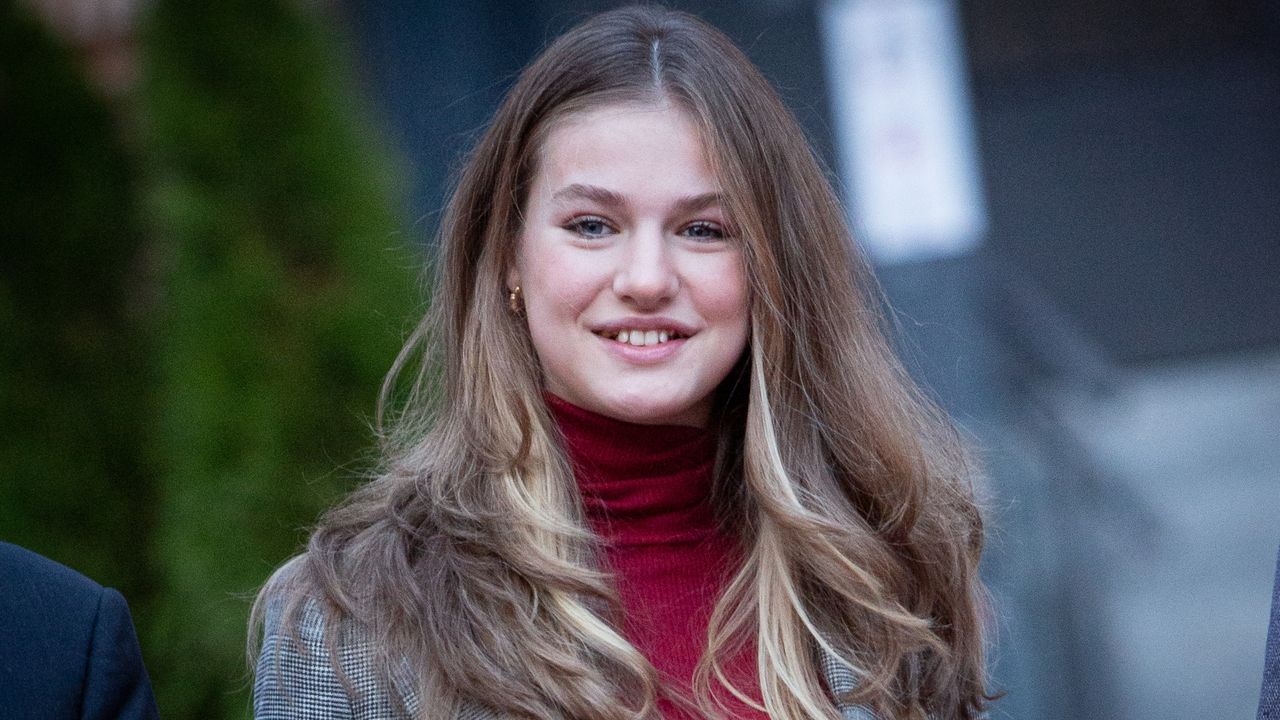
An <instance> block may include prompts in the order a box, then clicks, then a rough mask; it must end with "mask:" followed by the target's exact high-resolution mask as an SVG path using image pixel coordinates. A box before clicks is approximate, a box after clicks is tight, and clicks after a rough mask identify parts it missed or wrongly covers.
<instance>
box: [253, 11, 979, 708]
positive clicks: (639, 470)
mask: <svg viewBox="0 0 1280 720" xmlns="http://www.w3.org/2000/svg"><path fill="white" fill-rule="evenodd" d="M437 269H438V277H437V279H436V280H435V284H434V286H433V287H434V293H433V294H434V297H433V300H432V304H431V310H430V313H429V314H428V316H427V317H426V318H425V319H424V320H423V321H422V324H421V325H420V327H419V328H418V330H417V332H416V333H415V334H414V336H413V339H412V341H411V342H410V343H409V346H408V347H406V349H405V350H404V352H403V353H402V354H401V357H400V359H399V360H398V361H397V363H396V365H395V367H394V368H393V370H392V372H391V375H390V376H389V378H388V381H387V384H386V386H385V387H384V395H383V398H384V401H385V400H386V399H387V398H389V397H390V396H391V395H392V394H393V388H394V387H395V386H396V383H395V382H394V380H395V378H396V377H397V375H399V374H401V373H402V371H403V370H404V369H405V368H407V367H410V366H411V365H413V366H415V367H416V368H417V369H416V373H417V376H416V380H415V382H414V384H413V389H412V392H411V393H409V396H408V397H407V399H406V398H402V405H401V407H402V410H401V411H400V412H399V413H398V414H397V416H396V418H395V423H394V431H393V432H392V433H390V434H389V436H388V438H387V439H388V442H387V446H386V452H385V464H384V467H383V468H382V469H381V471H380V473H379V474H378V475H377V477H376V478H375V479H373V480H372V481H371V482H369V483H368V484H366V485H365V486H363V487H362V488H360V489H359V490H357V491H356V492H355V493H353V494H352V495H351V496H350V497H349V498H347V499H346V500H345V501H344V502H342V503H341V504H340V505H338V506H337V507H335V508H334V509H333V510H331V511H330V512H329V513H328V514H327V515H326V516H325V517H324V518H323V520H322V521H321V522H320V524H319V526H318V527H317V528H316V530H315V532H314V533H313V535H312V537H311V540H310V542H309V544H308V547H307V549H306V551H305V552H304V553H303V554H302V555H300V556H298V557H297V558H295V559H294V560H292V561H291V562H289V563H288V564H287V565H285V567H283V568H282V569H281V570H279V571H278V572H277V573H276V575H275V576H274V577H273V578H272V579H271V581H269V583H268V584H267V586H266V587H265V588H264V589H263V591H262V594H261V596H260V597H259V600H258V603H257V605H256V607H255V625H256V624H257V623H259V622H261V623H264V624H265V637H264V639H263V641H262V644H261V651H260V656H259V662H258V665H257V669H256V672H257V680H256V687H255V691H256V698H255V711H256V714H257V716H258V717H259V718H260V719H264V718H276V717H290V718H298V717H304V718H305V717H316V718H319V717H358V718H391V717H405V718H410V717H412V718H432V719H435V718H448V719H451V718H505V717H512V718H538V719H543V718H573V719H586V718H592V719H596V718H598V719H601V720H605V719H613V718H617V719H619V720H621V719H623V718H655V717H665V718H668V719H671V718H695V717H717V716H719V717H752V718H758V717H765V716H766V715H767V716H768V717H773V718H786V719H788V720H800V719H802V718H839V717H844V718H870V717H879V718H883V719H886V720H887V719H889V718H925V717H930V718H973V717H976V716H977V715H979V714H980V712H981V710H982V708H983V704H984V700H985V696H984V692H985V686H984V682H985V681H984V673H983V656H982V633H981V630H982V627H981V607H982V605H981V602H980V598H981V595H982V587H981V584H980V582H979V580H978V577H977V565H978V556H979V553H980V549H981V545H982V531H981V521H980V519H979V514H978V512H977V509H976V507H975V504H974V501H973V498H972V494H971V488H970V469H969V467H968V465H967V464H966V459H965V454H964V452H963V449H962V447H961V446H960V444H959V443H958V441H957V439H956V434H955V432H954V431H953V429H952V427H951V426H950V424H949V423H948V422H947V421H946V419H945V418H944V417H943V416H942V415H941V414H940V413H939V412H938V411H937V410H936V409H935V408H934V407H933V406H932V405H930V404H929V403H928V402H927V401H926V400H924V399H922V397H921V396H920V394H919V393H918V392H917V390H916V389H915V388H914V387H913V386H912V384H911V383H910V381H909V380H908V379H907V377H906V375H905V374H904V373H903V371H902V369H901V368H900V366H899V365H898V364H897V363H896V362H895V360H894V359H893V357H892V355H891V353H890V351H889V349H888V347H887V345H886V342H885V340H884V338H883V336H882V334H881V332H880V331H879V330H878V322H879V319H880V318H879V315H878V307H879V305H878V299H877V297H876V294H875V287H876V286H875V283H874V281H873V280H872V278H871V277H870V276H869V275H868V274H867V271H866V269H865V267H864V265H863V263H862V262H861V261H860V260H859V259H858V255H857V252H856V250H855V248H854V245H853V243H852V241H851V240H850V237H849V233H848V231H847V229H846V228H845V226H844V224H843V222H842V212H841V210H840V207H839V205H838V203H837V200H836V198H835V196H834V194H833V192H832V190H831V188H830V186H829V185H828V183H827V181H826V179H825V177H824V175H823V172H822V170H821V168H820V166H819V164H818V163H817V161H816V160H815V159H814V156H813V153H812V151H811V150H810V148H809V146H808V144H807V143H806V141H805V139H804V137H803V134H802V133H801V131H800V129H799V127H798V126H797V124H796V122H795V121H794V119H793V118H792V116H791V115H790V114H789V113H788V112H787V110H786V109H785V108H784V107H783V105H782V103H781V102H780V101H779V99H778V97H777V95H776V94H775V93H774V92H773V90H772V89H771V88H770V87H769V85H768V83H767V82H766V81H765V80H764V78H763V77H762V76H761V75H760V73H759V72H758V71H757V70H756V69H755V68H754V67H753V66H752V65H751V63H750V62H749V61H748V60H747V59H746V57H745V56H744V55H743V54H742V53H741V52H740V51H739V50H738V49H737V48H735V47H734V46H733V45H732V44H731V43H730V42H729V41H728V40H727V39H726V38H725V37H724V36H723V35H722V34H720V33H719V32H718V31H716V30H715V29H713V28H711V27H709V26H707V25H706V24H704V23H702V22H700V21H699V20H697V19H695V18H693V17H691V16H689V15H685V14H682V13H678V12H672V11H667V10H664V9H660V8H654V7H644V8H626V9H621V10H616V11H613V12H608V13H605V14H602V15H598V16H596V17H594V18H592V19H590V20H588V21H587V22H585V23H583V24H582V25H580V26H579V27H577V28H575V29H573V30H571V31H570V32H569V33H567V34H566V35H564V36H563V37H561V38H560V39H559V40H558V41H556V42H555V43H554V44H553V45H552V46H551V47H549V48H548V49H547V50H546V51H545V52H544V53H543V54H542V55H541V56H540V57H539V58H538V59H537V60H536V61H535V62H534V63H533V64H532V65H531V66H530V67H529V68H528V69H527V70H526V71H525V72H524V74H523V75H522V76H521V77H520V79H519V81H518V82H517V83H516V85H515V87H514V88H512V90H511V91H510V92H509V93H508V95H507V97H506V99H505V100H504V102H503V103H502V106H501V107H500V108H499V109H498V111H497V114H496V116H495V117H494V119H493V122H492V125H491V126H490V127H489V129H488V131H487V132H486V134H485V135H484V137H483V138H482V139H481V141H480V143H479V145H478V147H477V148H476V149H475V151H474V153H473V154H472V155H471V157H470V159H469V161H468V162H467V164H466V166H465V168H464V170H463V172H462V175H461V177H460V180H459V183H458V187H457V190H456V192H455V194H454V196H453V198H452V202H451V203H450V204H449V206H448V211H447V212H446V214H445V217H444V219H443V223H442V228H441V232H440V248H439V261H438V264H437Z"/></svg>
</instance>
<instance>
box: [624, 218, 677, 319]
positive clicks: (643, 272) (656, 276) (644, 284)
mask: <svg viewBox="0 0 1280 720" xmlns="http://www.w3.org/2000/svg"><path fill="white" fill-rule="evenodd" d="M671 251H672V248H671V247H669V245H668V243H667V238H666V237H665V235H664V234H663V233H662V232H661V231H660V230H641V231H637V232H635V233H633V234H632V236H631V237H630V238H628V242H627V252H626V253H624V254H623V256H622V259H621V263H620V267H618V269H617V272H616V273H615V274H614V278H613V290H614V292H615V293H617V295H618V296H619V297H620V298H622V299H623V300H629V301H631V302H633V303H635V304H636V305H639V306H641V307H651V306H654V305H661V304H663V303H666V302H669V301H670V300H671V299H672V298H674V297H675V295H676V293H677V292H679V290H680V276H679V273H678V272H677V271H676V267H675V263H674V258H673V257H672V252H671Z"/></svg>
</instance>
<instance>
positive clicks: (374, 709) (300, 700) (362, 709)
mask: <svg viewBox="0 0 1280 720" xmlns="http://www.w3.org/2000/svg"><path fill="white" fill-rule="evenodd" d="M280 615H281V607H280V604H279V603H275V604H273V605H272V606H270V607H269V608H268V610H267V616H266V623H265V625H266V627H265V630H264V633H263V641H262V651H261V654H260V655H259V658H258V664H257V669H256V672H255V675H256V677H255V679H254V684H253V716H254V718H255V719H256V720H409V719H410V718H413V719H417V718H422V717H424V716H423V712H422V711H423V708H422V705H421V701H420V699H419V697H418V693H417V691H416V690H415V688H414V687H413V684H412V683H411V682H407V681H406V680H405V679H403V678H401V679H397V678H392V681H393V682H392V685H393V687H392V689H390V690H388V689H387V688H386V687H384V685H383V684H382V683H379V682H378V681H377V679H376V677H375V675H374V669H373V663H372V662H371V658H372V656H373V649H372V647H371V646H370V644H369V643H368V642H367V641H364V640H362V639H361V638H359V637H357V636H354V635H352V634H348V635H346V636H344V637H343V638H342V639H341V642H339V643H338V653H339V664H340V665H341V666H342V670H343V672H344V673H345V675H346V678H347V680H348V681H349V683H350V684H351V686H352V688H353V690H354V691H355V692H354V694H348V692H347V690H346V688H345V687H344V686H343V684H342V682H341V681H340V680H339V679H338V676H337V674H336V673H335V672H334V669H333V666H332V664H331V663H330V662H329V650H328V646H327V644H326V642H325V626H324V615H323V613H322V612H321V611H320V608H319V607H318V606H317V605H316V604H315V603H314V602H309V603H307V604H306V605H305V606H304V607H303V610H302V614H301V617H300V620H299V623H298V639H299V641H300V644H301V647H299V643H295V642H294V641H293V639H292V638H291V637H290V634H289V633H288V632H287V631H286V630H285V629H284V628H282V627H281V622H280ZM822 673H823V676H824V677H825V678H826V681H827V687H828V688H830V690H831V691H832V692H833V693H834V694H836V695H837V696H838V695H840V694H841V693H845V692H848V691H850V690H852V689H853V687H854V684H855V682H856V680H855V678H854V675H853V673H852V672H850V670H849V669H848V668H846V667H844V666H843V665H840V664H839V663H838V662H836V660H835V659H834V658H831V657H826V656H824V657H823V658H822ZM392 692H395V693H396V694H397V695H398V698H392V696H391V693H392ZM840 712H841V714H842V716H843V717H844V720H876V716H875V715H874V714H873V713H871V712H870V711H869V710H867V709H866V708H863V707H860V706H854V705H841V706H840ZM426 717H429V718H431V716H430V715H427V716H426ZM431 720H437V719H436V718H431ZM441 720H443V719H441ZM448 720H502V716H501V715H499V714H498V713H496V712H494V711H493V710H491V709H489V708H486V707H483V706H480V705H477V704H474V703H470V704H465V705H463V706H462V707H461V708H459V710H458V712H457V713H456V714H455V717H454V718H451V719H448Z"/></svg>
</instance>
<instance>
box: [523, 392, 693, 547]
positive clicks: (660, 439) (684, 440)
mask: <svg viewBox="0 0 1280 720" xmlns="http://www.w3.org/2000/svg"><path fill="white" fill-rule="evenodd" d="M546 400H547V406H548V407H549V408H550V409H551V412H552V414H553V415H554V416H555V419H556V422H557V424H558V425H559V427H560V432H561V434H562V435H563V436H564V439H565V446H566V447H565V451H566V452H567V453H568V455H569V460H570V461H571V462H572V463H573V468H574V474H575V476H576V478H577V481H578V487H579V489H580V491H581V493H582V498H583V504H584V506H585V508H586V512H587V516H588V519H589V520H590V522H591V524H592V526H593V527H594V529H595V531H596V532H597V533H598V534H600V535H601V537H603V538H604V539H605V540H606V541H607V542H609V543H610V544H611V545H615V546H634V545H654V544H682V543H691V542H700V541H702V540H703V539H705V538H706V537H707V536H708V535H709V534H711V533H713V532H715V529H716V523H715V517H714V513H713V512H712V509H711V483H712V470H713V467H714V463H715V439H714V437H713V436H712V434H711V433H709V432H708V431H706V430H703V429H700V428H695V427H687V426H683V425H641V424H638V423H631V422H626V421H624V420H618V419H615V418H610V417H606V416H604V415H601V414H599V413H596V412H592V411H590V410H586V409H584V408H580V407H578V406H576V405H573V404H571V403H569V402H567V401H565V400H562V399H560V398H558V397H556V396H554V395H551V394H550V393H548V394H546Z"/></svg>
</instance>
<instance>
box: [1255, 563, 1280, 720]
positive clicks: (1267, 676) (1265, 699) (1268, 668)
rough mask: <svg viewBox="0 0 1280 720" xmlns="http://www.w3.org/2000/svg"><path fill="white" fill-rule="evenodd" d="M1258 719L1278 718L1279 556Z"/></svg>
mask: <svg viewBox="0 0 1280 720" xmlns="http://www.w3.org/2000/svg"><path fill="white" fill-rule="evenodd" d="M1258 720H1280V558H1277V559H1276V580H1275V588H1274V589H1273V590H1272V591H1271V627H1270V628H1269V629H1268V630H1267V659H1266V661H1265V662H1264V663H1263V666H1262V697H1261V698H1260V699H1259V700H1258Z"/></svg>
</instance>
